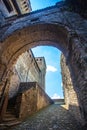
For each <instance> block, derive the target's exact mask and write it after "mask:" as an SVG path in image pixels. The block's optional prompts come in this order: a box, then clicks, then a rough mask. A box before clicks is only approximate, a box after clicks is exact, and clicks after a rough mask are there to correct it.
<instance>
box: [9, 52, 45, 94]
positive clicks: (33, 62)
mask: <svg viewBox="0 0 87 130" xmlns="http://www.w3.org/2000/svg"><path fill="white" fill-rule="evenodd" d="M45 75H46V62H45V58H44V57H36V58H35V57H34V55H33V52H32V51H31V50H29V51H26V52H25V53H23V54H22V55H20V56H19V58H18V60H17V62H16V64H15V66H13V71H12V76H11V80H10V88H9V91H10V95H11V96H13V95H15V94H16V93H17V91H18V88H19V85H20V83H21V82H25V83H26V82H37V83H38V84H39V85H40V87H41V88H42V89H43V90H45Z"/></svg>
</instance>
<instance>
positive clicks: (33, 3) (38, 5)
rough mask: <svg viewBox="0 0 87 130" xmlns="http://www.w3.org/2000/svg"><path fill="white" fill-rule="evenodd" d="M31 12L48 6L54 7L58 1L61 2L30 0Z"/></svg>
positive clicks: (55, 0)
mask: <svg viewBox="0 0 87 130" xmlns="http://www.w3.org/2000/svg"><path fill="white" fill-rule="evenodd" d="M30 1H31V7H32V10H33V11H34V10H38V9H42V8H45V7H48V6H52V5H55V4H56V3H57V2H58V1H61V0H30Z"/></svg>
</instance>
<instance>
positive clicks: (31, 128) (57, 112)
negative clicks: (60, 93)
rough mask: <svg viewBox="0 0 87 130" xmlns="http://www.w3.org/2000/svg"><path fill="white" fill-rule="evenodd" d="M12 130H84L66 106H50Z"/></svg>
mask: <svg viewBox="0 0 87 130" xmlns="http://www.w3.org/2000/svg"><path fill="white" fill-rule="evenodd" d="M11 130H82V129H81V126H80V124H77V121H76V120H75V118H74V117H73V116H72V115H70V113H69V112H68V111H67V110H66V109H65V106H64V105H61V106H60V105H58V104H54V105H50V106H49V107H47V108H44V109H43V110H41V111H39V112H38V113H36V114H34V115H33V116H31V117H29V118H27V120H26V121H24V122H22V123H21V124H20V125H18V126H16V127H14V128H12V129H11Z"/></svg>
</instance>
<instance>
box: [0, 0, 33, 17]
mask: <svg viewBox="0 0 87 130" xmlns="http://www.w3.org/2000/svg"><path fill="white" fill-rule="evenodd" d="M0 9H1V12H2V13H3V15H4V16H5V17H10V16H13V15H20V14H25V13H29V12H30V11H31V10H32V9H31V4H30V0H15V1H14V0H0Z"/></svg>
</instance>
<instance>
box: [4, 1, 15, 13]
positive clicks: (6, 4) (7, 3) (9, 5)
mask: <svg viewBox="0 0 87 130" xmlns="http://www.w3.org/2000/svg"><path fill="white" fill-rule="evenodd" d="M3 2H4V4H5V6H6V8H7V10H8V12H9V13H10V12H11V11H13V8H12V5H11V3H10V1H9V0H3Z"/></svg>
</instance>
